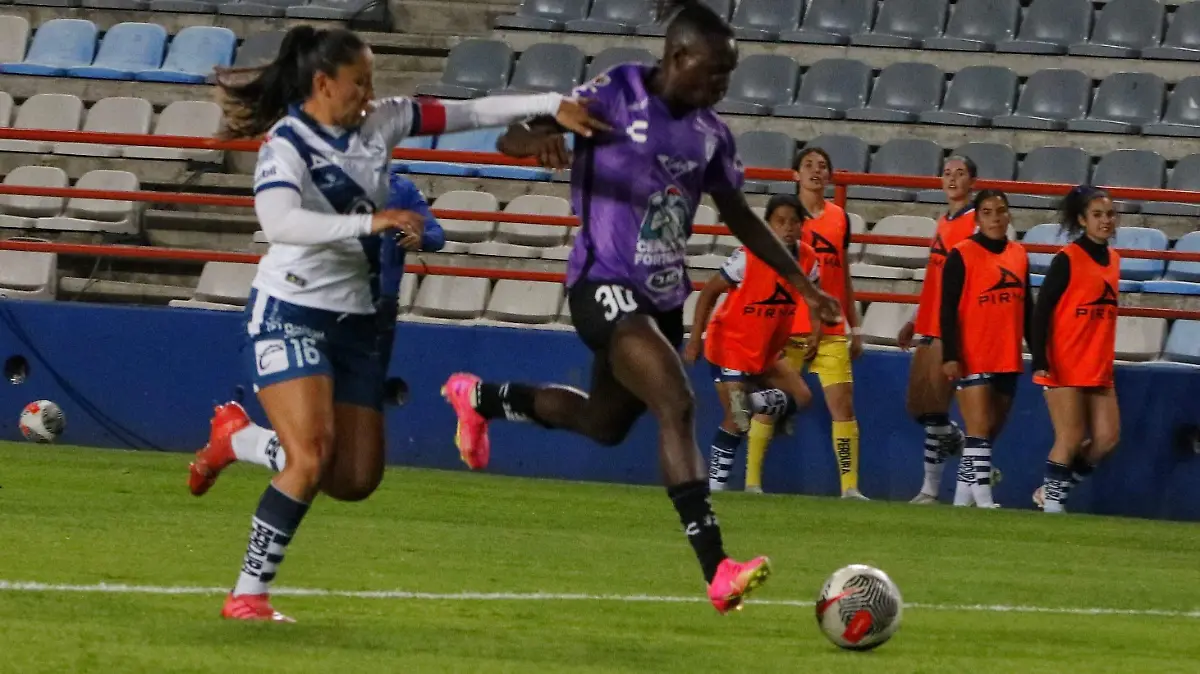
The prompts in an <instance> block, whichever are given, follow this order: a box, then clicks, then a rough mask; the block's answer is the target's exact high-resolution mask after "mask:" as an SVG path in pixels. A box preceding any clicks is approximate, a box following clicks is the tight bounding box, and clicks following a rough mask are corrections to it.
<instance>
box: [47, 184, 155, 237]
mask: <svg viewBox="0 0 1200 674" xmlns="http://www.w3.org/2000/svg"><path fill="white" fill-rule="evenodd" d="M75 187H76V188H78V189H83V190H112V191H117V192H130V191H137V190H139V189H141V188H140V186H139V183H138V179H137V176H135V175H134V174H132V173H130V172H129V171H113V170H109V169H95V170H93V171H88V172H87V173H85V174H83V176H82V177H81V178H80V179H79V181H78V182H76V183H75ZM141 212H142V207H141V204H138V203H134V202H132V201H114V200H111V199H81V198H79V197H73V198H71V199H68V200H67V204H66V207H65V208H64V209H63V214H62V216H58V217H44V218H38V221H37V228H38V229H45V230H53V231H60V232H64V231H69V232H107V233H111V234H130V235H132V234H137V233H138V232H139V231H140V230H141V222H140V220H141Z"/></svg>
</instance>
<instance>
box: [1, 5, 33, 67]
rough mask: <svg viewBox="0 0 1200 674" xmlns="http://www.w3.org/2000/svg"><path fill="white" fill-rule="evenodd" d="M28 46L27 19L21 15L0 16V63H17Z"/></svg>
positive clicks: (23, 55) (23, 56)
mask: <svg viewBox="0 0 1200 674" xmlns="http://www.w3.org/2000/svg"><path fill="white" fill-rule="evenodd" d="M27 46H29V21H28V20H27V19H26V18H25V17H23V16H12V15H8V14H5V15H2V16H0V63H19V62H20V61H21V60H22V59H24V58H25V48H26V47H27Z"/></svg>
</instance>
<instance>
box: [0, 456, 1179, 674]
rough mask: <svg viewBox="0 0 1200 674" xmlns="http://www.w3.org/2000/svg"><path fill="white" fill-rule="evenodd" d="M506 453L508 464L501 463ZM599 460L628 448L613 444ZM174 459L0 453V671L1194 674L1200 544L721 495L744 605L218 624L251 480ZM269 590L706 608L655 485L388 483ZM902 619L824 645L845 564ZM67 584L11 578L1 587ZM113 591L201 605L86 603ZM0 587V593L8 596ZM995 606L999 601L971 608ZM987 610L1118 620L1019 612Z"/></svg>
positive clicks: (319, 536) (259, 483) (253, 475)
mask: <svg viewBox="0 0 1200 674" xmlns="http://www.w3.org/2000/svg"><path fill="white" fill-rule="evenodd" d="M500 451H504V450H503V449H501V450H500ZM616 451H636V450H635V449H633V448H626V449H621V450H616ZM187 461H188V457H186V456H183V455H177V454H176V455H164V454H153V453H132V452H117V451H107V450H87V449H76V448H67V447H38V446H33V445H11V444H0V588H5V589H0V672H21V673H32V672H56V673H57V672H156V673H157V672H221V673H223V674H224V673H227V672H231V671H280V672H288V673H289V674H290V673H299V672H336V673H339V674H341V673H353V672H472V673H473V672H522V673H526V672H688V673H697V672H788V673H791V672H870V673H877V672H878V673H887V674H903V673H909V672H911V673H918V672H919V673H935V672H947V673H954V674H961V673H963V672H971V673H972V674H981V673H990V672H996V673H1003V674H1016V673H1018V672H1021V673H1023V672H1030V671H1063V672H1113V673H1118V672H1119V673H1121V674H1127V673H1129V672H1155V673H1156V674H1165V673H1167V672H1196V671H1197V667H1198V666H1200V665H1197V663H1198V662H1200V639H1197V636H1198V635H1200V613H1198V612H1197V609H1200V555H1198V552H1200V530H1197V528H1196V527H1195V526H1194V525H1189V524H1180V523H1162V522H1149V521H1141V520H1128V519H1116V518H1096V517H1086V516H1076V515H1072V516H1067V517H1048V516H1044V515H1041V514H1037V513H1030V512H1008V511H981V510H976V509H971V510H964V509H952V508H949V507H945V506H941V507H920V506H910V505H907V504H898V503H843V502H841V501H838V500H833V499H817V498H803V497H785V496H765V497H756V496H750V495H743V494H719V495H717V496H716V497H715V498H714V501H715V505H716V509H717V512H718V515H719V517H720V518H721V522H722V527H723V530H724V533H725V539H726V545H727V548H728V550H729V551H730V553H731V554H733V555H735V556H737V557H740V558H745V557H748V556H751V555H753V554H769V555H771V557H772V559H773V561H774V563H775V576H774V577H773V578H772V579H771V581H770V582H769V583H768V584H767V585H766V586H764V587H763V588H762V589H761V590H760V591H759V592H758V594H756V595H755V597H756V598H758V599H761V600H772V601H774V602H785V601H788V600H791V601H795V602H799V604H798V605H788V604H786V603H757V604H756V603H754V602H750V603H749V604H748V605H747V606H746V607H745V610H744V611H742V612H740V613H737V614H733V615H729V616H724V617H722V616H719V615H717V614H716V612H715V611H714V610H713V609H712V608H711V607H710V606H709V605H707V604H705V603H700V602H684V601H622V600H620V599H607V600H596V599H587V598H576V599H563V598H544V599H531V598H528V597H526V598H509V599H496V598H490V599H478V598H476V599H471V598H461V597H460V598H446V597H438V596H434V597H428V598H395V597H391V598H370V597H364V596H330V595H326V596H280V597H278V598H277V599H276V602H275V603H276V607H277V608H278V609H280V610H282V611H283V612H285V613H288V614H290V615H292V616H293V617H295V618H297V619H298V620H299V623H298V624H295V625H268V624H245V623H233V622H226V621H222V620H220V619H219V618H218V617H217V613H218V611H219V609H220V605H221V601H222V597H221V596H220V594H216V593H215V592H217V591H218V590H217V589H216V588H227V587H229V586H231V585H232V583H233V581H234V579H235V577H236V574H237V571H238V567H239V564H240V560H241V554H242V552H243V548H244V546H245V540H246V535H247V532H248V526H249V523H250V515H251V513H252V511H253V509H254V506H255V504H256V502H257V499H258V497H259V495H260V494H261V493H262V489H263V487H264V485H265V483H266V481H267V478H268V474H267V472H266V471H264V470H262V469H259V468H256V467H250V466H235V467H233V468H232V469H230V470H229V471H227V474H226V475H224V476H223V477H222V478H221V481H220V482H218V484H217V485H216V487H215V488H214V489H213V491H212V492H210V493H209V494H208V495H207V496H205V497H204V498H199V499H197V498H193V497H192V496H191V495H190V494H188V492H187V489H186V486H185V479H186V465H187ZM288 553H289V554H288V558H287V560H286V562H285V563H284V564H283V566H282V568H281V572H280V575H279V580H278V585H279V586H280V587H281V588H311V589H321V590H337V591H413V592H422V593H430V594H433V595H442V594H458V593H466V592H473V593H515V594H521V593H548V594H580V595H616V596H618V597H629V596H634V595H642V596H644V597H651V598H687V599H692V598H695V599H699V598H701V597H702V592H703V584H702V582H701V579H700V577H699V571H698V569H697V568H696V564H695V561H694V559H693V557H692V554H691V551H690V549H689V548H688V545H687V542H686V540H685V539H684V536H683V534H682V533H681V532H680V530H679V524H678V521H677V519H676V516H675V513H674V511H673V510H672V508H671V506H670V504H669V502H668V501H667V499H666V496H665V495H664V494H663V491H662V490H661V489H657V488H645V487H628V486H619V485H601V484H578V483H566V482H555V481H548V480H524V479H513V478H505V477H497V476H491V475H478V474H465V473H448V472H435V471H425V470H410V469H393V470H390V471H389V473H388V475H387V477H386V478H385V480H384V483H383V486H382V487H381V488H380V490H379V491H378V492H377V493H376V494H375V495H374V496H373V497H371V498H370V499H369V500H367V501H365V502H363V503H357V504H342V503H335V502H332V501H328V500H319V501H318V502H317V503H316V505H315V507H314V508H313V510H312V512H311V513H310V515H309V517H308V519H307V520H306V521H305V523H304V526H303V528H302V529H301V530H300V532H299V534H298V535H297V537H296V539H295V542H294V543H293V544H292V546H291V548H290V549H289V551H288ZM853 562H861V563H866V564H872V565H875V566H878V567H880V568H882V569H884V570H886V571H887V572H888V573H890V574H891V575H892V578H893V579H894V580H895V581H896V582H897V584H898V585H899V586H900V588H901V590H902V592H903V593H904V598H905V601H906V602H907V603H908V604H909V605H910V606H909V607H908V608H907V609H906V611H905V615H904V622H903V625H902V626H901V628H900V631H899V633H898V634H897V635H896V637H895V638H893V639H892V641H891V642H889V643H888V644H886V645H885V646H884V647H882V648H880V649H879V650H877V651H874V652H871V653H850V652H842V651H839V650H837V649H836V648H834V647H833V646H832V645H830V644H829V643H828V642H826V641H825V639H824V638H823V637H822V636H821V635H820V634H819V633H818V631H817V628H816V624H815V621H814V619H813V609H812V607H811V601H812V600H813V599H814V597H815V595H816V593H817V591H818V590H819V589H820V586H821V583H822V582H823V580H824V579H825V577H826V576H827V575H828V574H829V573H830V572H831V571H833V570H834V569H836V568H838V567H840V566H842V565H844V564H848V563H853ZM27 582H35V583H44V584H47V585H50V586H58V587H54V588H52V589H49V590H47V591H30V590H28V589H15V588H14V587H13V585H12V584H13V583H27ZM101 583H108V584H128V585H136V586H143V587H145V588H163V589H166V588H175V589H178V588H214V590H213V591H212V592H210V593H193V594H166V593H157V592H128V591H125V592H108V593H99V592H80V591H77V590H69V589H67V588H63V587H61V586H63V585H70V586H92V587H94V586H96V585H97V584H101ZM5 584H7V585H5ZM987 607H992V608H987ZM1000 607H1037V608H1044V609H1090V608H1101V609H1117V610H1122V611H1126V612H1125V613H1102V614H1088V613H1083V612H1063V611H1058V612H1029V611H1011V610H1007V611H1006V610H1000Z"/></svg>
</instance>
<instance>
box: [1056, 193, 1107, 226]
mask: <svg viewBox="0 0 1200 674" xmlns="http://www.w3.org/2000/svg"><path fill="white" fill-rule="evenodd" d="M1106 197H1108V192H1105V191H1104V190H1102V189H1100V188H1099V187H1094V186H1092V185H1076V186H1075V187H1072V188H1071V191H1070V192H1067V196H1065V197H1063V200H1062V202H1061V203H1060V204H1059V206H1058V226H1059V227H1061V228H1062V231H1064V232H1066V233H1067V236H1069V237H1071V238H1075V237H1077V236H1079V235H1080V234H1082V233H1083V225H1081V224H1079V219H1080V218H1082V217H1084V216H1085V215H1087V209H1088V205H1089V204H1091V203H1092V202H1093V201H1095V200H1096V199H1104V198H1106Z"/></svg>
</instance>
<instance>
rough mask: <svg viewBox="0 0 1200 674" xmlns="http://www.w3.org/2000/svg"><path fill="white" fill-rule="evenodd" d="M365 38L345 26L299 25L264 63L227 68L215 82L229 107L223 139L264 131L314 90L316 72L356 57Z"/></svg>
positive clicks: (328, 71)
mask: <svg viewBox="0 0 1200 674" xmlns="http://www.w3.org/2000/svg"><path fill="white" fill-rule="evenodd" d="M365 46H366V45H365V43H364V42H363V41H362V39H361V38H359V37H358V36H357V35H355V34H354V33H352V32H350V31H348V30H345V29H343V28H331V29H322V30H317V29H316V28H313V27H312V26H296V27H295V28H292V29H291V30H289V31H288V32H287V35H285V36H284V38H283V44H282V45H280V47H279V54H278V55H277V56H276V57H275V60H274V61H272V62H271V63H268V64H267V65H266V66H262V67H258V68H236V69H234V68H224V69H221V70H220V71H218V73H217V86H218V88H219V92H220V98H221V104H222V108H224V111H225V130H224V131H223V133H222V135H223V136H224V137H225V138H254V137H256V136H260V135H262V134H263V133H266V131H267V130H268V129H270V128H271V127H272V126H274V124H275V122H278V121H279V120H280V119H281V118H283V116H284V115H286V114H287V108H288V106H289V105H291V104H293V103H300V102H302V101H304V100H305V99H307V98H308V97H309V96H311V95H312V86H313V76H314V75H316V74H317V72H323V73H325V74H327V75H335V74H336V73H337V69H338V66H342V65H347V64H350V63H353V62H354V59H355V58H357V57H358V54H359V52H361V51H362V49H363V48H364V47H365Z"/></svg>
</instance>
